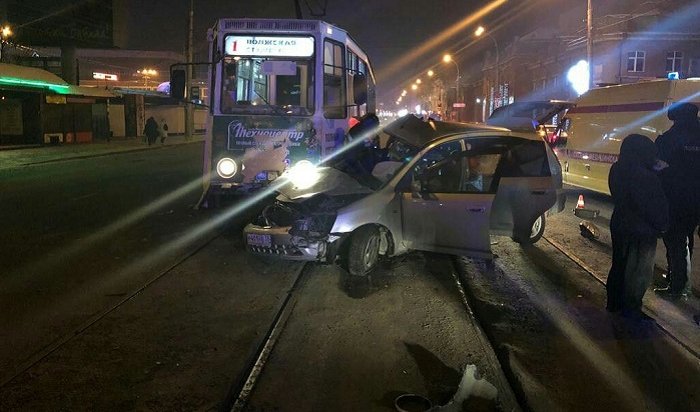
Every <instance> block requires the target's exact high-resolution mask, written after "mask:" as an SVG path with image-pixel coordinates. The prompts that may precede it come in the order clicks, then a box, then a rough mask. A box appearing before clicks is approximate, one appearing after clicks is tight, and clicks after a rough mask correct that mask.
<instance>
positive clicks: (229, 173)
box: [216, 157, 238, 179]
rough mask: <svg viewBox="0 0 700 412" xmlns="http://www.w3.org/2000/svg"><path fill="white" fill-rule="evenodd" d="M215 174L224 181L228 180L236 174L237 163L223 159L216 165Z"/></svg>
mask: <svg viewBox="0 0 700 412" xmlns="http://www.w3.org/2000/svg"><path fill="white" fill-rule="evenodd" d="M216 173H218V174H219V176H221V177H223V178H224V179H230V178H232V177H233V176H235V175H236V173H238V163H236V161H235V160H233V159H231V158H229V157H224V158H223V159H221V160H219V162H218V163H217V164H216Z"/></svg>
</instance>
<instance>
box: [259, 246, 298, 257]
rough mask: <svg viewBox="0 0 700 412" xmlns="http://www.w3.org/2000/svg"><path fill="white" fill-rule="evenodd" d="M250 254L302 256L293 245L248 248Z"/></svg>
mask: <svg viewBox="0 0 700 412" xmlns="http://www.w3.org/2000/svg"><path fill="white" fill-rule="evenodd" d="M248 247H249V248H250V250H251V251H252V252H255V253H264V254H266V255H279V256H302V255H303V254H302V253H301V250H299V248H298V247H296V246H293V245H272V246H271V247H267V246H248Z"/></svg>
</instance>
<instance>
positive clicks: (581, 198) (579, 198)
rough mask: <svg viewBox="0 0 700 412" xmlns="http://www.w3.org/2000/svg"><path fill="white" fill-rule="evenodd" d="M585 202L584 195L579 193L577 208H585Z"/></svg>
mask: <svg viewBox="0 0 700 412" xmlns="http://www.w3.org/2000/svg"><path fill="white" fill-rule="evenodd" d="M584 207H586V206H585V204H584V203H583V195H578V202H576V209H583V208H584Z"/></svg>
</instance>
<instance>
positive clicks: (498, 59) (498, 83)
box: [474, 26, 502, 101]
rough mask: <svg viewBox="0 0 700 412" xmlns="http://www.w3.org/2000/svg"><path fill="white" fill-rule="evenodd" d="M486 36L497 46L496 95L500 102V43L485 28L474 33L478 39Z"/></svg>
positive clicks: (477, 29) (481, 27) (479, 28)
mask: <svg viewBox="0 0 700 412" xmlns="http://www.w3.org/2000/svg"><path fill="white" fill-rule="evenodd" d="M484 34H485V35H486V36H488V37H490V38H491V40H493V44H494V45H495V46H496V95H497V96H498V100H499V101H500V100H501V98H502V96H501V92H500V88H501V86H500V84H501V82H500V78H499V69H500V63H501V62H500V57H499V52H498V41H496V38H495V37H493V36H492V35H490V34H489V33H487V32H486V29H485V28H484V26H479V27H477V28H476V30H475V31H474V35H475V36H476V37H481V36H482V35H484Z"/></svg>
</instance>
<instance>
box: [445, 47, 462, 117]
mask: <svg viewBox="0 0 700 412" xmlns="http://www.w3.org/2000/svg"><path fill="white" fill-rule="evenodd" d="M442 61H444V62H445V63H450V62H452V63H454V64H455V69H457V78H456V79H455V103H457V102H459V101H460V100H461V99H460V97H459V78H460V76H459V64H457V62H456V61H454V59H453V58H452V56H451V55H449V54H446V55H444V56H442ZM458 115H459V113H458Z"/></svg>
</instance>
